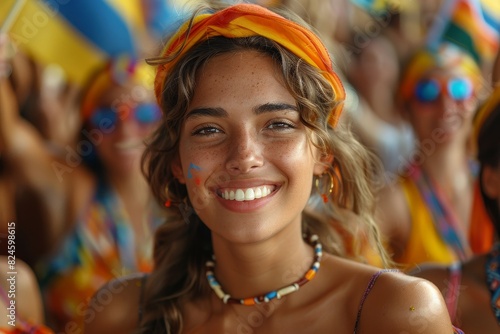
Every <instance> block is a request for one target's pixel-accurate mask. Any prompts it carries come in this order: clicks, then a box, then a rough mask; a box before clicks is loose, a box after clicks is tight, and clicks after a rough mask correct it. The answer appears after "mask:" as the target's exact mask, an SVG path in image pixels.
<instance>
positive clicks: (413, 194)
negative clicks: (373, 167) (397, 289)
mask: <svg viewBox="0 0 500 334" xmlns="http://www.w3.org/2000/svg"><path fill="white" fill-rule="evenodd" d="M403 73H404V74H403V76H402V80H401V84H400V90H399V100H400V102H401V103H400V105H401V107H402V110H403V113H404V115H405V117H406V118H407V119H408V120H409V122H410V123H411V125H412V128H413V131H414V134H415V137H416V138H417V142H416V145H415V150H414V151H413V152H412V155H411V156H410V158H409V159H407V160H403V159H400V161H399V167H398V174H399V177H398V178H395V179H392V180H391V182H389V184H388V185H387V186H386V187H385V188H384V189H383V190H382V192H381V194H380V196H379V198H380V200H379V213H380V215H381V219H380V223H381V225H380V227H381V230H382V233H383V234H384V236H385V238H386V242H387V244H388V247H389V248H390V250H391V252H392V254H393V259H394V260H395V261H396V262H397V263H400V264H402V265H403V266H404V268H406V269H409V268H412V267H413V266H416V265H418V264H420V263H423V262H437V263H442V264H451V263H453V262H455V261H457V260H466V259H468V258H470V257H471V256H472V255H473V254H475V253H481V252H485V251H487V250H488V249H489V248H490V247H491V245H492V242H493V235H494V232H493V228H492V225H491V221H490V220H489V219H488V216H487V214H486V211H485V208H484V205H483V204H482V200H481V197H480V195H479V187H478V183H477V178H476V176H477V166H476V164H475V163H474V161H473V158H472V155H471V153H472V152H471V150H470V145H469V137H470V131H471V118H472V115H473V112H474V110H475V108H476V107H477V105H478V98H479V96H480V92H481V88H482V84H483V80H482V76H481V72H480V69H479V67H478V65H477V64H476V63H475V62H474V61H473V59H472V58H471V57H470V56H469V55H468V54H466V53H465V51H462V50H461V49H459V48H458V47H456V46H454V45H452V44H443V45H441V46H440V47H439V48H438V49H436V50H429V49H423V50H420V51H418V52H417V53H416V54H415V55H414V56H413V57H412V58H411V59H410V61H409V62H408V64H407V66H406V67H405V70H404V72H403Z"/></svg>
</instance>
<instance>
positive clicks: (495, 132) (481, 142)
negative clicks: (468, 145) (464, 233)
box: [477, 104, 500, 238]
mask: <svg viewBox="0 0 500 334" xmlns="http://www.w3.org/2000/svg"><path fill="white" fill-rule="evenodd" d="M499 129H500V104H497V105H496V106H495V107H494V109H493V110H492V111H491V113H490V115H489V116H488V118H487V119H486V120H485V121H484V123H483V125H482V126H481V129H480V130H479V134H478V139H477V158H478V161H479V163H480V164H481V169H480V172H479V173H480V177H479V180H480V181H481V180H482V174H483V170H484V167H486V166H489V167H492V168H498V167H500V145H499V143H500V131H499ZM479 185H480V189H481V196H482V198H483V202H484V205H485V207H486V211H487V212H488V214H489V216H490V217H491V220H492V222H493V225H494V226H495V231H496V233H497V237H499V238H500V208H499V207H498V200H497V199H493V198H490V197H488V195H486V193H485V191H484V187H483V183H482V182H480V183H479Z"/></svg>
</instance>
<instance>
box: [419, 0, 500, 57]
mask: <svg viewBox="0 0 500 334" xmlns="http://www.w3.org/2000/svg"><path fill="white" fill-rule="evenodd" d="M434 22H435V25H434V26H433V27H432V28H431V29H430V31H429V33H428V36H429V38H428V40H427V42H428V45H429V46H431V47H436V46H437V45H439V44H440V43H442V42H443V41H447V42H451V43H454V44H456V45H458V46H460V47H462V48H463V49H465V50H467V51H468V52H469V53H470V54H471V55H472V56H473V57H474V59H475V60H476V61H477V62H478V63H481V62H485V61H486V62H489V61H491V60H492V59H493V58H494V56H495V55H496V52H497V50H498V46H499V36H500V5H499V2H493V1H492V0H488V1H487V0H446V1H444V2H443V7H442V9H441V12H440V14H439V16H438V17H437V18H436V19H435V20H434Z"/></svg>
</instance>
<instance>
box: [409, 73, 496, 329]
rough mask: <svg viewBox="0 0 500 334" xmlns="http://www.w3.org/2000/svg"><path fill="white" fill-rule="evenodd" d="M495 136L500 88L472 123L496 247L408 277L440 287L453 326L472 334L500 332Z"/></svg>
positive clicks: (425, 269) (432, 266)
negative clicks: (465, 259)
mask: <svg viewBox="0 0 500 334" xmlns="http://www.w3.org/2000/svg"><path fill="white" fill-rule="evenodd" d="M493 79H494V82H495V77H493ZM499 130H500V88H499V87H496V88H495V89H494V91H493V93H492V94H491V96H490V97H489V99H488V100H487V101H486V102H485V103H484V105H483V106H482V107H481V108H480V109H479V111H478V113H477V114H476V116H475V118H474V139H475V141H476V143H477V158H478V160H479V163H480V164H481V169H480V173H479V181H480V182H481V185H480V189H481V196H482V198H483V200H484V203H485V205H486V209H487V212H488V214H489V216H490V218H491V220H492V221H493V226H494V228H495V240H496V243H495V245H494V246H493V247H492V248H491V249H490V250H489V252H488V253H486V254H484V255H478V256H475V257H473V258H472V259H471V260H469V261H466V262H456V263H454V264H453V265H451V266H446V267H445V266H436V265H422V266H419V267H418V268H415V270H414V271H413V272H412V274H413V275H415V276H418V277H422V278H425V279H427V280H430V281H432V282H433V283H434V284H436V286H438V288H439V289H440V290H441V292H442V294H443V297H444V298H445V300H446V304H447V307H448V312H449V314H450V318H451V319H452V321H453V323H454V324H455V325H457V326H460V328H462V329H463V330H464V331H465V332H466V333H470V334H494V333H498V332H499V330H500V243H499V240H500V131H499ZM472 223H476V222H472Z"/></svg>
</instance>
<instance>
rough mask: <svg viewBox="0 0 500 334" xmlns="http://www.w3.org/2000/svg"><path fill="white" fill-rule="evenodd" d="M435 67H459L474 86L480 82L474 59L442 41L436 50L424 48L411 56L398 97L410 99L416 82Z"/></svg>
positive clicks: (480, 77)
mask: <svg viewBox="0 0 500 334" xmlns="http://www.w3.org/2000/svg"><path fill="white" fill-rule="evenodd" d="M435 68H443V69H444V68H451V69H453V68H457V69H460V70H461V71H463V72H464V74H465V75H467V76H468V77H469V78H470V79H471V80H472V82H473V84H474V87H477V86H478V85H480V84H482V75H481V70H480V68H479V66H478V65H477V63H476V62H475V61H474V59H473V58H472V57H470V56H469V55H468V54H467V53H465V52H464V51H462V49H460V48H458V47H456V46H454V45H453V44H449V43H443V44H442V45H441V46H440V48H439V49H438V50H435V51H432V50H427V49H424V50H421V51H419V52H417V53H416V54H415V55H414V56H413V58H412V59H411V60H410V62H409V63H408V65H407V66H406V70H405V71H404V74H403V77H402V81H401V85H400V87H399V94H400V95H399V97H400V98H402V99H403V100H404V101H409V100H411V99H412V98H413V96H414V92H415V86H416V85H417V82H418V81H419V80H420V79H422V78H423V77H424V76H425V75H426V74H427V72H428V71H429V70H432V69H435Z"/></svg>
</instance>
